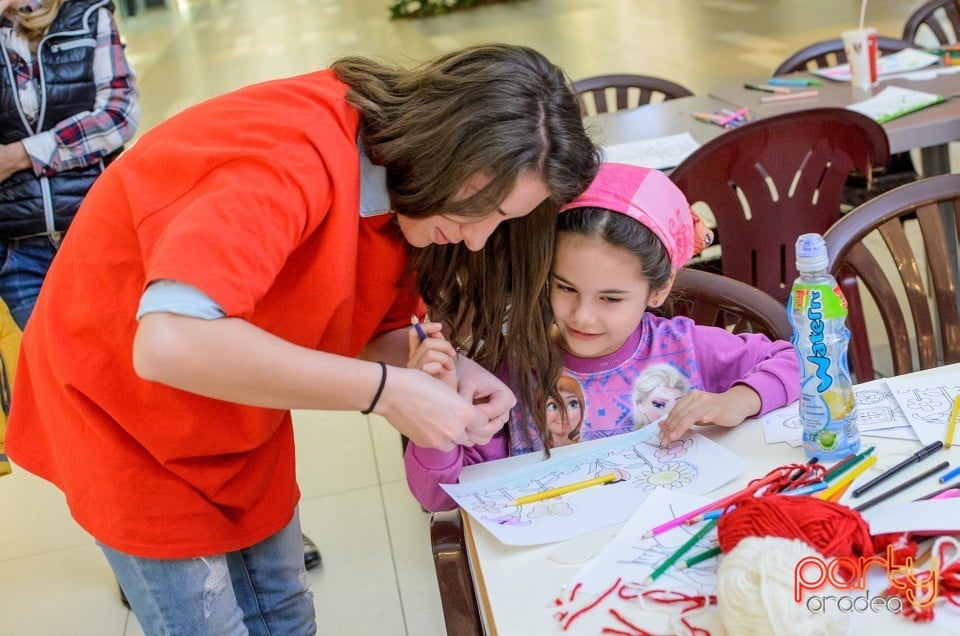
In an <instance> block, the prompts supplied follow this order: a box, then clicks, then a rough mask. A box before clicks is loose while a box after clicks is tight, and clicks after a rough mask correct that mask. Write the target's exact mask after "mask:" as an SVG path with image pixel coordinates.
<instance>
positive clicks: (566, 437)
mask: <svg viewBox="0 0 960 636" xmlns="http://www.w3.org/2000/svg"><path fill="white" fill-rule="evenodd" d="M560 397H561V398H562V399H563V408H565V409H566V410H567V421H566V423H564V421H563V418H562V417H561V416H560V408H561V407H560V406H559V405H558V404H557V403H556V402H555V401H554V400H552V399H551V400H549V401H547V429H549V430H550V436H551V437H552V438H553V445H554V446H564V445H566V444H569V443H571V440H570V432H571V431H573V430H575V429H576V428H577V427H578V426H580V424H581V423H582V422H583V404H582V403H581V402H580V397H579V396H578V395H576V394H574V393H569V392H567V391H560Z"/></svg>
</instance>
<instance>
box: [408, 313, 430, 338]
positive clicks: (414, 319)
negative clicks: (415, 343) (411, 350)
mask: <svg viewBox="0 0 960 636" xmlns="http://www.w3.org/2000/svg"><path fill="white" fill-rule="evenodd" d="M410 324H411V325H413V328H414V329H416V330H417V337H418V338H420V342H423V341H424V340H426V339H427V332H426V331H424V330H423V327H421V326H420V319H419V318H417V317H416V316H410Z"/></svg>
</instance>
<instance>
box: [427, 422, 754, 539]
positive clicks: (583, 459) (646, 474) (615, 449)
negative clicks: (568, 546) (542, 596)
mask: <svg viewBox="0 0 960 636" xmlns="http://www.w3.org/2000/svg"><path fill="white" fill-rule="evenodd" d="M657 432H658V428H657V427H655V426H653V427H651V426H648V427H645V428H643V429H641V430H639V431H634V432H632V433H626V434H623V435H616V436H614V437H611V438H609V439H605V440H602V441H598V442H587V443H583V444H578V445H576V446H579V447H580V448H576V447H574V448H575V450H574V451H572V452H567V453H564V454H561V453H555V454H554V456H552V457H551V458H550V459H547V460H543V461H539V462H537V463H535V464H529V465H525V466H523V467H521V468H518V469H515V470H509V471H507V472H505V473H504V474H501V475H497V476H493V477H488V478H486V479H480V480H476V481H463V480H461V483H460V484H454V485H446V484H444V485H443V489H444V490H446V491H447V493H448V494H449V495H450V496H451V497H452V498H453V499H454V500H455V501H456V502H457V504H459V505H460V507H461V508H463V509H464V510H466V511H467V512H468V513H469V514H470V516H471V517H473V519H474V520H476V521H477V522H478V523H480V524H481V525H482V526H483V527H485V528H486V529H487V530H489V531H490V532H491V533H492V534H493V535H494V536H495V537H496V538H497V539H498V540H499V541H501V542H502V543H504V544H506V545H537V544H543V543H551V542H554V541H563V540H566V539H571V538H573V537H576V536H579V535H582V534H586V533H588V532H592V531H594V530H599V529H600V528H605V527H607V526H611V525H614V524H616V523H621V522H623V521H626V520H627V519H628V518H629V517H630V515H631V514H633V512H634V511H635V510H636V509H637V508H638V507H639V506H640V504H641V503H643V501H644V500H645V499H646V498H647V496H649V495H650V493H652V492H654V491H656V490H663V491H666V492H671V493H675V492H684V493H690V494H697V495H700V494H705V493H708V492H710V491H711V490H714V489H715V488H718V487H720V486H722V485H723V484H725V483H727V482H728V481H730V480H731V479H733V478H734V477H736V476H737V475H739V474H740V473H741V472H743V470H744V469H745V468H746V462H745V461H744V460H743V459H742V458H741V457H739V456H737V455H735V454H734V453H732V452H730V451H728V450H727V449H725V448H723V447H722V446H720V445H719V444H717V443H715V442H713V441H711V440H709V439H707V438H706V437H704V436H703V435H700V434H699V433H690V434H689V435H688V436H687V437H685V438H683V439H680V440H677V441H676V442H674V443H672V444H670V445H669V446H662V445H661V444H660V442H659V440H658V438H657ZM568 448H569V447H568ZM514 459H516V458H515V457H510V458H507V459H505V460H498V461H500V462H510V461H511V460H514ZM496 463H497V462H487V463H486V464H484V465H483V466H484V468H485V469H486V471H485V472H487V473H488V474H489V472H490V469H492V468H494V466H493V465H494V464H496ZM504 465H506V466H510V465H511V464H504ZM611 472H613V473H615V474H616V475H617V476H618V477H619V478H620V480H619V481H617V482H615V483H611V484H606V485H602V486H591V487H588V488H584V489H581V490H576V491H574V492H569V493H566V494H563V495H560V496H557V497H552V498H550V499H545V500H541V501H535V502H532V503H527V504H523V505H517V503H516V499H517V498H519V497H524V496H526V495H530V494H534V493H538V492H542V491H545V490H549V489H553V488H558V487H561V486H565V485H568V484H573V483H577V482H580V481H584V480H587V479H592V478H595V477H598V476H602V475H606V474H608V473H611Z"/></svg>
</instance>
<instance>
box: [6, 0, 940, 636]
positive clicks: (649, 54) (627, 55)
mask: <svg viewBox="0 0 960 636" xmlns="http://www.w3.org/2000/svg"><path fill="white" fill-rule="evenodd" d="M168 4H169V5H170V6H169V8H168V9H166V10H162V9H154V10H149V11H146V12H144V13H141V14H139V15H137V16H135V17H133V18H127V19H124V20H123V24H122V30H123V32H124V34H125V37H126V39H127V41H128V45H129V46H128V54H129V56H130V58H131V60H132V62H133V63H134V65H135V68H136V69H137V71H138V73H139V78H140V79H139V83H140V87H141V103H142V106H143V113H144V114H143V122H142V126H141V132H143V131H146V130H148V129H149V128H150V127H151V126H153V125H155V124H156V123H157V122H159V121H161V120H162V119H163V118H165V117H167V116H169V115H171V114H173V113H175V112H177V111H178V110H180V109H182V108H184V107H186V106H189V105H190V104H193V103H196V102H197V101H200V100H202V99H204V98H207V97H209V96H212V95H215V94H218V93H220V92H223V91H227V90H230V89H232V88H235V87H239V86H241V85H244V84H247V83H251V82H254V81H259V80H264V79H268V78H273V77H279V76H284V75H290V74H295V73H301V72H306V71H309V70H312V69H315V68H318V67H322V66H325V65H326V64H327V63H329V62H330V61H331V60H332V59H335V58H336V57H338V56H341V55H345V54H349V53H364V54H369V55H377V56H385V57H387V58H392V59H398V58H412V59H422V58H424V57H427V56H430V55H433V54H435V53H437V52H440V51H443V50H447V49H450V48H455V47H458V46H462V45H466V44H472V43H479V42H487V41H507V42H513V43H522V44H527V45H530V46H533V47H535V48H538V49H540V50H541V51H543V52H544V53H545V54H547V56H548V57H550V58H551V59H553V60H554V61H555V62H557V63H558V64H560V65H561V66H563V67H564V68H565V69H566V70H567V72H568V73H569V74H570V75H571V77H573V78H579V77H583V76H587V75H593V74H598V73H604V72H618V71H619V72H635V73H647V74H654V75H663V76H667V77H670V78H671V79H673V80H675V81H678V82H680V83H682V84H685V85H687V86H688V87H690V88H691V89H692V90H694V91H695V92H704V91H706V90H707V89H708V88H709V87H710V86H711V85H714V84H717V83H722V82H728V81H740V80H742V79H744V78H746V77H750V76H752V77H755V76H756V75H758V74H763V73H766V72H769V71H770V70H771V69H772V68H773V67H775V66H776V65H777V64H778V63H779V61H781V60H782V59H783V58H785V57H786V56H787V55H789V54H790V53H792V52H793V51H795V50H796V49H798V48H800V47H802V46H803V45H805V44H808V43H810V42H813V41H817V40H821V39H826V38H832V37H836V36H837V34H838V33H839V32H840V31H841V30H843V29H845V28H848V27H849V26H851V25H853V24H854V23H855V22H856V20H857V13H858V11H859V7H860V3H859V2H855V1H853V0H753V1H747V0H666V1H664V0H525V1H523V2H519V3H516V4H507V5H501V6H491V7H484V8H481V9H479V10H475V11H468V12H463V13H460V14H456V15H452V16H447V17H442V18H433V19H428V20H422V21H409V22H389V21H388V20H387V19H386V17H387V9H386V7H387V4H388V2H387V1H386V0H271V1H269V2H263V1H259V2H258V1H255V0H168ZM919 4H921V2H920V1H918V0H914V1H905V0H874V1H873V2H871V3H870V6H869V10H868V13H867V23H868V24H871V25H874V26H877V27H878V28H879V30H880V32H881V33H885V34H890V35H899V33H900V30H901V25H902V24H903V21H904V19H905V18H906V16H907V15H908V14H909V13H910V11H912V9H913V8H915V7H916V6H918V5H919ZM296 427H297V435H298V444H299V447H298V461H299V472H300V481H301V485H302V488H303V501H302V504H301V518H302V522H303V527H304V530H305V532H306V533H307V534H308V535H309V536H311V537H312V538H313V539H314V540H315V541H316V542H317V543H318V544H319V546H320V548H321V550H322V552H323V559H324V563H323V567H322V569H319V570H315V571H313V572H312V573H311V574H310V578H311V581H312V583H313V590H314V593H315V602H316V606H317V613H318V616H319V621H320V633H322V634H361V635H366V634H377V635H378V636H393V635H401V634H410V635H415V636H430V635H431V634H442V633H444V628H443V621H442V618H441V614H440V603H439V596H438V593H437V586H436V582H435V579H434V575H433V566H432V562H431V559H430V552H429V547H428V539H427V521H428V519H427V515H426V514H424V513H423V512H422V511H421V510H420V508H419V506H418V505H417V504H416V503H415V502H414V500H413V499H412V498H411V497H410V495H409V494H408V493H407V490H406V484H405V482H404V480H403V473H402V464H401V461H400V442H399V437H398V435H397V433H396V432H395V431H393V429H391V428H390V427H389V426H388V425H387V424H386V422H385V421H383V420H381V419H378V418H367V417H365V416H362V415H359V414H340V413H298V414H297V416H296ZM0 515H2V521H0V634H2V635H3V636H27V635H34V634H35V635H38V636H48V635H53V634H56V635H61V634H64V635H66V634H69V635H71V636H120V635H130V636H132V635H137V634H141V633H142V632H141V631H140V629H139V626H138V625H137V623H136V621H135V619H134V618H133V617H132V615H131V614H130V613H129V612H127V611H126V610H125V609H124V608H123V606H121V605H120V602H119V600H118V596H117V588H116V584H115V583H114V581H113V577H112V574H111V572H110V570H109V568H108V567H107V564H106V562H105V561H104V559H103V558H102V556H101V554H100V551H99V550H98V548H97V547H96V546H95V545H94V543H93V540H92V539H91V538H90V537H89V536H87V535H86V534H85V533H84V532H83V531H82V530H80V529H79V528H78V527H77V526H76V524H74V523H73V522H72V521H71V519H70V517H69V515H68V513H67V510H66V506H65V504H64V500H63V497H62V496H61V495H60V493H59V492H58V491H57V490H55V489H54V488H52V487H51V486H49V485H48V484H46V483H45V482H42V481H40V480H38V479H35V478H33V477H32V476H30V475H28V474H26V473H24V472H23V471H17V472H16V473H15V474H14V475H13V476H11V477H6V478H4V479H2V480H0Z"/></svg>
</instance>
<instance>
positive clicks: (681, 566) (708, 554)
mask: <svg viewBox="0 0 960 636" xmlns="http://www.w3.org/2000/svg"><path fill="white" fill-rule="evenodd" d="M719 554H721V552H720V546H718V545H717V546H714V547H712V548H710V549H709V550H706V551H704V552H701V553H700V554H697V555H695V556H692V557H690V558H689V559H687V560H685V561H681V562H680V563H677V569H678V570H686V569H687V568H692V567H693V566H695V565H697V564H698V563H703V562H704V561H707V560H709V559H712V558H713V557H715V556H718V555H719Z"/></svg>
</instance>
